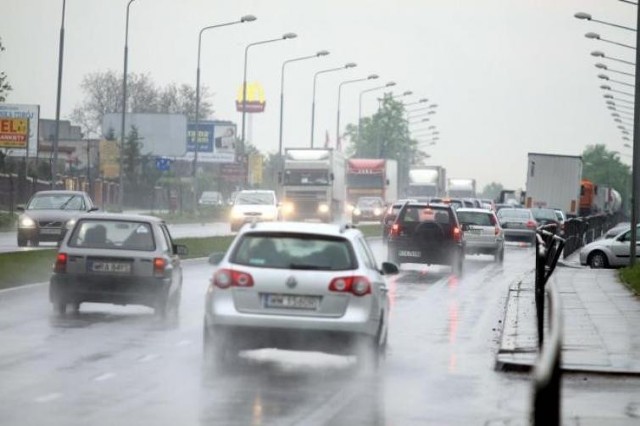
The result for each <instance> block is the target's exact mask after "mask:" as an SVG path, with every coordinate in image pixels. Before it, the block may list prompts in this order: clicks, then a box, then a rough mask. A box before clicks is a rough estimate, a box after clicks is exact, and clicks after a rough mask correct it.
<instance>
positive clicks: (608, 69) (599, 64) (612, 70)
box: [596, 62, 635, 77]
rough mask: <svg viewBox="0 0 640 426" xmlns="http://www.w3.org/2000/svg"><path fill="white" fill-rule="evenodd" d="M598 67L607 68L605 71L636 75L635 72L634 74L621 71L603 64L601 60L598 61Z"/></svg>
mask: <svg viewBox="0 0 640 426" xmlns="http://www.w3.org/2000/svg"><path fill="white" fill-rule="evenodd" d="M596 68H598V69H601V70H605V71H609V72H615V73H617V74H622V75H626V76H629V77H635V74H632V73H630V72H624V71H620V70H614V69H611V68H609V67H608V66H606V65H605V64H602V63H600V62H598V63H597V64H596Z"/></svg>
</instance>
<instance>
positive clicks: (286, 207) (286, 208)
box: [282, 202, 296, 214]
mask: <svg viewBox="0 0 640 426" xmlns="http://www.w3.org/2000/svg"><path fill="white" fill-rule="evenodd" d="M295 210H296V206H295V204H293V203H292V202H286V203H284V204H283V205H282V211H283V212H284V214H291V213H293V212H294V211H295Z"/></svg>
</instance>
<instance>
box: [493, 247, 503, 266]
mask: <svg viewBox="0 0 640 426" xmlns="http://www.w3.org/2000/svg"><path fill="white" fill-rule="evenodd" d="M495 261H496V262H497V263H503V262H504V247H501V248H499V249H498V250H496V254H495Z"/></svg>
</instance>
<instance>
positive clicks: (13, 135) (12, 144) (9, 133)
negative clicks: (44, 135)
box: [0, 117, 29, 149]
mask: <svg viewBox="0 0 640 426" xmlns="http://www.w3.org/2000/svg"><path fill="white" fill-rule="evenodd" d="M28 139H29V120H27V119H26V118H2V117H0V148H20V149H26V148H27V142H28Z"/></svg>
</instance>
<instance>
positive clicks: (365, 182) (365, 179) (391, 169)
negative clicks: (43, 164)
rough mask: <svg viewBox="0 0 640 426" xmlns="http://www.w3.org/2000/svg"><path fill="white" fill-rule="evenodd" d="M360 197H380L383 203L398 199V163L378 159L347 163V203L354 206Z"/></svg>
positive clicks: (349, 161)
mask: <svg viewBox="0 0 640 426" xmlns="http://www.w3.org/2000/svg"><path fill="white" fill-rule="evenodd" d="M360 197H380V198H381V199H382V200H383V201H384V202H385V203H387V204H388V203H393V202H394V201H396V200H397V199H398V162H397V161H395V160H384V159H378V158H352V159H350V160H348V161H347V201H348V203H349V204H350V205H355V204H356V203H357V202H358V199H359V198H360Z"/></svg>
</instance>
